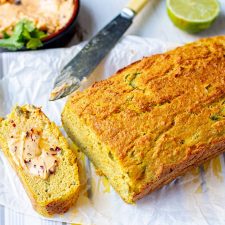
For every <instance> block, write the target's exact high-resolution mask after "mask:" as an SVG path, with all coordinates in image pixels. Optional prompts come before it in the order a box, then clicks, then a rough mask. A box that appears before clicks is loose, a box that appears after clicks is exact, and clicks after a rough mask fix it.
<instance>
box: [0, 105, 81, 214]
mask: <svg viewBox="0 0 225 225" xmlns="http://www.w3.org/2000/svg"><path fill="white" fill-rule="evenodd" d="M34 132H38V133H39V135H40V138H39V139H38V143H36V144H37V145H38V147H39V148H40V149H41V150H42V151H43V152H45V154H50V153H51V154H53V155H54V157H56V160H55V163H56V164H54V167H53V168H54V170H50V171H47V172H49V174H48V176H45V177H42V176H40V174H39V172H40V171H38V175H37V174H36V175H35V173H32V171H34V168H33V170H29V168H30V167H29V165H30V164H31V163H32V162H33V161H32V160H34V158H32V157H31V158H30V159H27V158H26V157H27V155H26V154H28V155H31V154H30V153H32V152H26V151H27V149H26V148H25V147H27V146H28V147H29V145H31V144H32V143H30V142H27V143H26V142H25V144H24V151H22V152H21V154H22V156H23V157H25V158H26V159H25V160H24V163H25V164H24V165H23V162H21V160H19V162H18V161H17V160H16V159H18V158H15V155H13V154H14V153H13V154H12V150H11V148H10V146H9V143H10V142H9V140H11V139H13V138H15V136H20V135H21V134H23V133H25V134H26V137H25V138H29V135H31V140H32V141H33V142H34V141H35V139H34V136H35V133H34ZM32 135H33V136H32ZM24 141H25V140H24ZM32 141H31V142H32ZM0 146H1V148H2V150H3V152H4V154H5V156H6V157H7V158H8V160H9V162H10V164H11V165H12V167H13V168H14V169H15V171H16V172H17V174H18V176H19V178H20V180H21V181H22V183H23V185H24V187H25V189H26V191H27V194H28V195H29V197H30V199H31V201H32V204H33V207H34V208H35V209H36V210H37V211H38V212H39V213H40V214H42V215H44V216H51V215H53V214H61V213H64V212H66V211H67V210H68V209H69V208H70V206H72V205H73V204H74V203H75V201H76V199H77V197H78V193H79V187H80V181H79V175H78V167H77V163H76V161H77V159H76V155H75V153H74V152H72V150H70V149H69V147H68V143H67V141H66V139H65V138H64V137H63V135H62V134H61V132H60V130H59V128H58V127H57V126H56V125H55V123H53V122H50V121H49V119H48V118H47V117H46V116H45V115H44V113H43V112H42V111H41V109H40V108H37V107H34V106H31V105H24V106H22V107H19V106H16V107H15V108H14V109H13V110H12V112H11V114H9V115H8V116H7V118H6V119H4V120H2V122H1V123H0ZM36 147H37V146H36ZM53 148H54V150H53ZM16 150H17V152H18V151H19V145H18V146H16ZM55 150H56V151H55ZM24 154H25V156H24ZM32 154H33V153H32ZM35 154H36V155H42V154H41V152H40V153H38V152H36V153H35ZM56 154H57V155H56ZM38 157H40V156H37V157H36V158H35V160H36V161H35V162H37V159H38ZM49 157H50V156H49ZM23 159H24V158H23ZM43 160H44V158H43ZM33 164H34V163H33ZM33 164H32V166H34V167H35V168H36V167H38V164H37V165H36V163H35V165H33ZM45 165H46V161H44V164H43V166H40V167H41V169H43V168H44V166H45Z"/></svg>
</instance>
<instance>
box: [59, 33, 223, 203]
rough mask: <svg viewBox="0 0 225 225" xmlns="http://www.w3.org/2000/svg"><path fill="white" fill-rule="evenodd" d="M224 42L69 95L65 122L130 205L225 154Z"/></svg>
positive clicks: (200, 45) (156, 59)
mask: <svg viewBox="0 0 225 225" xmlns="http://www.w3.org/2000/svg"><path fill="white" fill-rule="evenodd" d="M224 55H225V37H224V36H221V37H213V38H206V39H202V40H200V41H196V42H194V43H190V44H187V45H185V46H182V47H179V48H176V49H175V50H172V51H169V52H167V53H164V54H158V55H153V56H151V57H147V58H144V59H142V60H140V61H138V62H135V63H133V64H131V65H129V66H128V67H126V68H124V69H121V70H120V71H118V72H117V73H116V74H115V75H113V76H112V77H110V78H109V79H106V80H103V81H100V82H97V83H95V84H94V85H92V86H91V87H90V88H88V89H86V90H85V91H83V92H76V93H75V94H74V95H73V96H71V97H70V98H69V99H68V101H67V103H66V106H65V108H64V111H63V113H62V123H63V126H64V128H65V130H66V131H67V133H68V135H69V136H70V137H71V139H72V140H73V141H74V142H75V143H77V145H79V146H80V148H81V150H82V151H83V152H84V153H85V154H87V156H88V157H89V158H90V160H91V161H92V162H93V164H94V165H95V166H96V167H97V168H98V169H100V170H101V171H102V173H103V174H104V175H105V176H106V177H107V178H108V180H109V182H110V183H111V184H112V186H113V187H114V188H115V190H116V191H117V192H118V193H119V194H120V196H121V197H122V198H123V199H124V200H125V201H126V202H129V203H131V202H134V201H136V200H137V199H140V198H142V197H143V196H145V195H146V194H148V193H150V192H152V191H154V190H156V189H158V188H160V187H162V185H165V184H167V183H169V182H170V181H172V180H173V179H175V178H176V177H177V176H180V175H182V174H184V173H185V172H186V171H188V170H189V169H191V168H193V167H196V166H198V165H200V164H202V163H203V162H205V161H206V160H209V159H210V158H212V157H215V156H216V155H218V154H220V153H222V152H224V150H225V89H224V85H225V72H224V71H225V58H224Z"/></svg>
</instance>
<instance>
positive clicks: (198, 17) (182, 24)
mask: <svg viewBox="0 0 225 225" xmlns="http://www.w3.org/2000/svg"><path fill="white" fill-rule="evenodd" d="M167 12H168V15H169V17H170V19H171V20H172V22H173V23H174V24H175V25H176V26H177V27H179V28H180V29H182V30H185V31H187V32H189V33H197V32H199V31H202V30H205V29H207V28H208V27H210V26H211V24H212V23H213V22H214V20H215V19H216V17H217V16H218V15H219V12H220V4H219V2H218V0H167Z"/></svg>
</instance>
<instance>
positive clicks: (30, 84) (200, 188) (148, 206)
mask: <svg viewBox="0 0 225 225" xmlns="http://www.w3.org/2000/svg"><path fill="white" fill-rule="evenodd" d="M82 46H83V44H80V45H78V46H74V47H72V48H68V49H54V50H45V51H35V52H20V53H3V54H1V55H0V116H3V117H4V116H5V115H6V114H7V113H9V112H10V110H11V108H12V107H13V106H14V105H15V104H19V105H20V104H25V103H31V104H34V105H36V106H42V109H43V111H44V112H45V113H46V114H47V116H48V117H49V118H50V119H51V120H53V121H55V122H56V123H57V124H58V125H60V124H61V122H60V113H61V111H62V108H63V105H64V103H65V101H66V99H63V100H59V101H56V102H49V101H48V97H49V94H50V92H51V89H52V87H53V82H54V79H55V77H56V76H57V75H58V74H59V71H60V68H62V66H63V65H65V63H66V62H67V61H68V60H69V59H71V58H72V57H73V56H74V55H75V54H76V53H77V52H78V51H79V50H80V49H81V47H82ZM174 46H175V45H174V44H171V43H164V42H161V41H158V40H155V39H144V38H139V37H134V36H128V37H126V38H123V39H122V40H121V41H120V42H119V43H118V44H117V45H116V47H115V48H114V49H113V50H112V51H111V53H110V54H109V55H108V56H107V57H106V59H105V60H104V61H103V62H102V63H101V65H100V66H99V67H98V68H97V69H96V70H95V72H94V73H93V74H92V76H91V77H90V78H89V80H88V83H87V84H85V86H84V87H86V86H88V85H90V84H91V83H93V82H94V81H96V80H100V79H104V78H107V77H108V76H109V75H111V74H113V73H114V72H116V71H117V70H118V69H120V68H122V67H124V66H126V65H127V64H129V63H131V62H134V61H136V60H138V59H141V58H142V57H143V56H148V55H152V54H155V53H161V52H164V51H166V50H168V49H170V48H172V47H174ZM84 87H83V88H84ZM81 158H82V156H81ZM83 161H84V160H83ZM85 161H86V163H85V165H86V172H87V177H88V179H87V183H88V185H87V186H86V187H87V192H86V190H85V188H84V190H83V192H82V194H81V196H80V198H79V200H78V203H77V204H76V206H75V207H73V208H72V209H71V210H70V211H69V212H68V213H66V214H64V215H62V216H55V217H53V218H50V220H55V221H62V222H73V223H79V224H83V225H93V224H95V225H128V224H129V225H150V224H151V225H153V224H154V225H166V224H169V225H170V224H173V225H180V224H182V225H185V224H199V225H206V224H217V225H222V224H224V221H225V207H224V204H225V182H224V177H225V165H224V164H225V157H224V155H221V156H220V157H217V158H215V159H213V160H211V161H210V162H209V163H206V164H205V165H204V166H201V167H200V168H197V169H195V170H193V171H191V172H189V173H188V174H186V175H185V176H183V177H180V178H178V179H176V180H175V181H174V182H172V183H170V184H169V185H167V186H165V187H163V188H162V189H161V190H159V191H156V192H154V193H152V194H151V195H149V196H146V197H145V198H143V199H142V200H140V201H138V202H137V203H136V204H134V205H128V204H126V203H124V202H123V201H122V200H121V198H120V197H119V196H118V194H116V193H115V191H114V190H113V188H112V187H110V185H109V184H108V182H107V180H106V179H105V178H102V177H99V176H97V175H96V174H95V170H94V168H93V167H92V166H90V164H89V163H88V161H87V160H85ZM0 204H2V205H4V206H6V207H9V208H12V209H14V210H16V211H18V212H22V213H24V214H28V215H33V216H39V215H38V214H37V213H36V212H35V211H34V210H33V209H32V206H31V203H30V201H29V199H28V197H27V195H26V193H25V191H24V189H23V187H22V185H21V183H20V181H19V179H18V177H17V176H16V174H15V172H14V171H13V170H12V169H11V167H10V166H9V164H8V162H7V160H6V158H5V157H4V155H3V154H2V152H1V153H0Z"/></svg>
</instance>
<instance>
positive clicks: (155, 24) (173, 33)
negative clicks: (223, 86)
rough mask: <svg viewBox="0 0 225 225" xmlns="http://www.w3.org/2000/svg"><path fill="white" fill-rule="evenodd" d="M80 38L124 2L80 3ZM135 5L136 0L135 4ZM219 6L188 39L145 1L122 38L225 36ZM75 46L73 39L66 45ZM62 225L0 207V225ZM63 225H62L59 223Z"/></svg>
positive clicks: (154, 3) (224, 5) (159, 7)
mask: <svg viewBox="0 0 225 225" xmlns="http://www.w3.org/2000/svg"><path fill="white" fill-rule="evenodd" d="M80 1H81V9H80V15H79V19H78V21H79V25H80V29H79V30H80V32H79V33H80V34H82V36H83V40H87V39H88V38H90V37H91V36H92V35H94V34H95V33H96V32H97V31H98V30H99V29H101V28H102V27H103V26H104V25H105V24H106V23H108V22H109V21H110V20H111V19H113V18H114V17H115V16H116V15H117V14H118V13H119V11H120V9H121V8H122V7H123V6H125V5H126V2H127V0H80ZM137 1H138V0H137ZM220 2H221V14H220V16H219V18H218V19H217V21H216V22H215V23H214V25H213V26H212V27H211V28H210V29H209V30H207V31H204V32H202V33H200V34H197V35H190V34H187V33H184V32H183V31H180V30H179V29H177V28H176V27H174V26H173V24H172V23H171V22H170V20H169V18H168V16H167V13H166V7H165V0H149V4H148V5H147V6H146V7H145V9H144V10H143V11H142V12H141V13H140V15H138V16H137V18H136V19H135V21H134V23H133V25H132V27H131V28H130V29H129V30H128V31H127V33H126V34H131V35H138V36H142V37H151V38H158V39H161V40H163V41H169V42H177V43H186V42H191V41H193V40H196V39H198V38H200V37H207V36H213V35H222V34H225V2H224V0H220ZM75 43H77V38H76V37H75V38H74V39H73V40H72V41H71V43H70V45H72V44H75ZM31 224H32V225H62V223H58V222H50V221H47V220H42V219H38V218H33V217H29V216H24V215H22V214H19V213H16V212H14V211H12V210H10V209H7V208H4V207H3V206H0V225H31ZM63 224H64V225H66V223H63ZM83 225H85V224H83ZM96 225H97V224H96Z"/></svg>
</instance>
